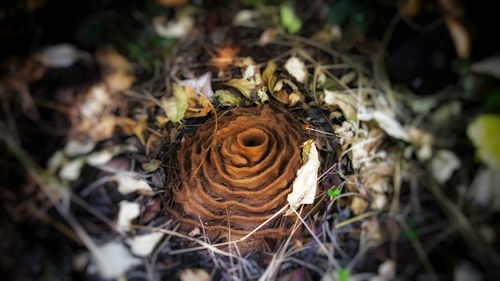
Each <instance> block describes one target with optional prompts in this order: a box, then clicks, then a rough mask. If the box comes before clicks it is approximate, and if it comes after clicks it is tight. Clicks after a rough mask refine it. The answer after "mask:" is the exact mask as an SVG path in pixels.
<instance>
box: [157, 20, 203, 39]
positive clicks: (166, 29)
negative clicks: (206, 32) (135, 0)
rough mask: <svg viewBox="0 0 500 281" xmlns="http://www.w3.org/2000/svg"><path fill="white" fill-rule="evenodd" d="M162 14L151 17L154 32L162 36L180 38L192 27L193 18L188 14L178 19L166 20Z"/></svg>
mask: <svg viewBox="0 0 500 281" xmlns="http://www.w3.org/2000/svg"><path fill="white" fill-rule="evenodd" d="M165 22H166V18H165V17H163V16H159V17H155V18H154V19H153V27H154V29H155V31H156V34H158V36H160V37H164V38H181V37H184V36H186V35H187V34H189V32H190V31H191V29H193V27H194V19H193V18H191V17H189V16H184V17H181V18H179V19H175V20H171V21H168V22H166V23H165Z"/></svg>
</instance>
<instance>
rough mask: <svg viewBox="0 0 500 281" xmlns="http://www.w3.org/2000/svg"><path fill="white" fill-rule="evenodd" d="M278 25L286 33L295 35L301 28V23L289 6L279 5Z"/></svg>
mask: <svg viewBox="0 0 500 281" xmlns="http://www.w3.org/2000/svg"><path fill="white" fill-rule="evenodd" d="M280 23H281V26H283V28H285V30H286V31H287V32H288V33H292V34H293V33H297V32H298V31H299V30H300V29H301V28H302V21H301V20H300V18H299V17H298V16H297V14H296V13H295V11H294V10H293V7H292V5H290V4H281V6H280Z"/></svg>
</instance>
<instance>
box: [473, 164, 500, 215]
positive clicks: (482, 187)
mask: <svg viewBox="0 0 500 281" xmlns="http://www.w3.org/2000/svg"><path fill="white" fill-rule="evenodd" d="M499 186H500V173H498V171H496V170H494V169H491V168H489V169H485V168H482V169H479V171H478V172H477V174H476V175H475V176H474V180H473V181H472V183H471V185H470V187H469V191H468V193H467V198H469V199H470V200H471V202H472V203H473V204H474V205H476V206H479V207H481V208H486V207H489V208H491V209H492V210H494V211H498V210H500V188H499Z"/></svg>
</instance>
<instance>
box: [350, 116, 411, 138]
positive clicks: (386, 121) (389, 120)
mask: <svg viewBox="0 0 500 281" xmlns="http://www.w3.org/2000/svg"><path fill="white" fill-rule="evenodd" d="M358 118H359V120H361V121H371V120H375V121H377V123H378V125H379V127H380V128H381V129H382V130H384V131H385V132H386V133H387V134H388V135H389V136H391V137H393V138H396V139H400V140H404V141H409V139H410V137H409V133H408V131H407V130H405V129H404V128H403V126H401V124H399V122H398V121H396V120H395V119H394V118H393V117H391V116H389V115H388V114H387V113H385V112H382V111H371V110H364V111H361V112H360V113H359V115H358Z"/></svg>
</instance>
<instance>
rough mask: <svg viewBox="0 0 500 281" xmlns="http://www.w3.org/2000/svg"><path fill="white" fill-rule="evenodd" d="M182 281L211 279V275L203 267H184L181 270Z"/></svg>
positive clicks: (206, 280)
mask: <svg viewBox="0 0 500 281" xmlns="http://www.w3.org/2000/svg"><path fill="white" fill-rule="evenodd" d="M179 279H180V280H181V281H210V280H211V278H210V275H208V273H207V272H206V271H205V270H203V269H197V268H196V269H191V268H188V269H183V270H181V271H180V272H179Z"/></svg>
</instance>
